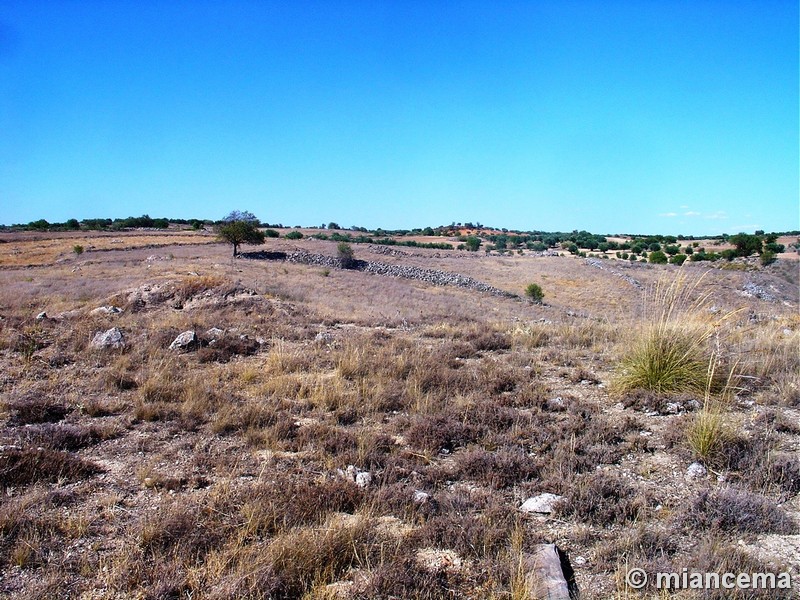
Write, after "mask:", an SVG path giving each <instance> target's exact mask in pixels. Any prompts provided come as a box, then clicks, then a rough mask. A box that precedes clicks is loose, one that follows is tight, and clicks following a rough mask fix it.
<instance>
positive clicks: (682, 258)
mask: <svg viewBox="0 0 800 600" xmlns="http://www.w3.org/2000/svg"><path fill="white" fill-rule="evenodd" d="M686 258H687V256H686V255H685V254H676V255H675V256H670V258H669V262H670V263H672V264H673V265H682V264H683V263H684V262H686Z"/></svg>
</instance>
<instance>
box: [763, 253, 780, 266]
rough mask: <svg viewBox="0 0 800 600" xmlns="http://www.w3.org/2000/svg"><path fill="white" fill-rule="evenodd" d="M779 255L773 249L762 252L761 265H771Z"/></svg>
mask: <svg viewBox="0 0 800 600" xmlns="http://www.w3.org/2000/svg"><path fill="white" fill-rule="evenodd" d="M777 258H778V257H777V256H776V255H775V253H774V252H772V251H771V250H764V252H762V253H761V265H762V266H764V267H766V266H767V265H771V264H772V263H774V262H775V261H776V260H777Z"/></svg>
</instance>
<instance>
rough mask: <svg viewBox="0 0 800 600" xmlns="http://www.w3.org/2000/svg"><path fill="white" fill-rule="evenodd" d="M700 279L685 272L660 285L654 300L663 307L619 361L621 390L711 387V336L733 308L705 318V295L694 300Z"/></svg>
mask: <svg viewBox="0 0 800 600" xmlns="http://www.w3.org/2000/svg"><path fill="white" fill-rule="evenodd" d="M699 281H700V280H698V281H697V282H696V283H695V284H694V285H687V281H686V277H685V275H683V274H679V275H678V276H677V277H676V278H675V279H674V280H673V281H672V283H670V284H669V285H666V286H662V285H659V286H657V288H656V290H655V292H654V293H653V297H652V298H651V299H650V302H652V303H653V304H654V305H655V306H656V307H657V310H658V311H659V313H658V314H656V315H654V317H651V318H653V320H654V322H650V323H646V324H645V325H644V326H643V327H642V329H641V330H640V331H639V333H638V336H637V339H635V340H634V341H633V343H632V346H631V350H630V353H629V354H628V355H627V356H625V357H624V358H623V359H622V361H621V362H620V366H619V368H618V371H617V376H616V378H615V380H614V386H615V387H616V389H617V391H620V392H629V391H631V390H635V389H643V390H649V391H651V392H656V393H681V392H690V393H699V394H705V393H706V391H707V390H709V389H710V387H709V386H710V378H711V377H710V374H709V365H710V364H712V363H711V362H710V361H711V358H710V356H709V354H710V351H709V348H708V340H709V339H710V338H711V336H712V335H714V334H715V332H716V327H717V325H719V323H720V322H722V321H723V320H725V319H726V318H728V317H729V316H731V314H732V313H728V314H725V315H723V316H722V317H721V318H720V319H719V320H718V321H716V322H708V321H707V320H703V319H702V318H701V316H702V315H703V311H702V308H703V306H704V302H705V301H706V298H707V297H706V296H701V297H700V299H699V300H697V301H694V302H690V296H691V295H692V293H693V290H694V288H695V287H696V286H697V284H698V283H699ZM712 366H713V365H712ZM712 371H713V369H712Z"/></svg>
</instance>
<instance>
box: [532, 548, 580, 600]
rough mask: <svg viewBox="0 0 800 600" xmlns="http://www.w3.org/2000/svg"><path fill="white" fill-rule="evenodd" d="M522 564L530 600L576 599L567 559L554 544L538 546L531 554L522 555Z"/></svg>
mask: <svg viewBox="0 0 800 600" xmlns="http://www.w3.org/2000/svg"><path fill="white" fill-rule="evenodd" d="M523 564H524V567H525V571H526V576H525V580H526V583H527V587H528V589H529V590H530V597H531V598H547V599H548V600H570V599H571V598H577V597H578V586H577V585H576V583H575V572H574V571H573V570H572V565H571V564H570V562H569V558H568V557H567V555H566V553H565V552H563V551H562V550H561V549H560V548H559V547H558V546H556V545H555V544H539V545H538V546H537V547H536V550H535V551H534V552H533V553H531V554H527V553H526V554H524V555H523Z"/></svg>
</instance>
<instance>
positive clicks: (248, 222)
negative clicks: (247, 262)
mask: <svg viewBox="0 0 800 600" xmlns="http://www.w3.org/2000/svg"><path fill="white" fill-rule="evenodd" d="M257 225H258V219H257V218H256V217H255V216H254V215H253V214H252V213H249V212H247V211H245V212H239V211H233V212H232V213H231V214H230V215H228V216H227V217H226V218H225V219H223V222H222V225H220V226H219V229H218V230H217V235H218V236H219V239H221V240H224V241H226V242H228V243H229V244H232V245H233V256H234V257H235V256H236V255H237V254H238V253H239V246H240V245H241V244H263V243H264V232H263V231H261V230H260V229H258V227H257Z"/></svg>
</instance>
